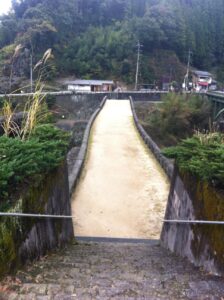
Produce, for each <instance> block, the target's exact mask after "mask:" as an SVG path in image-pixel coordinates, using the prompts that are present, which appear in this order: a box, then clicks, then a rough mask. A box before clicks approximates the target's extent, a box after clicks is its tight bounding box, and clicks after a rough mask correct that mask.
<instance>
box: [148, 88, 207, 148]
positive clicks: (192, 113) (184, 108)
mask: <svg viewBox="0 0 224 300" xmlns="http://www.w3.org/2000/svg"><path fill="white" fill-rule="evenodd" d="M162 100H163V103H161V104H158V105H157V107H156V109H155V110H154V112H152V113H151V114H150V115H149V116H148V119H147V120H146V123H147V125H148V126H149V129H148V131H152V136H153V137H154V138H155V139H156V140H157V139H158V140H159V141H160V142H161V144H163V145H165V146H171V145H176V144H177V143H178V142H179V141H180V140H181V139H184V138H187V137H190V136H192V134H193V132H194V130H198V129H207V128H208V124H209V117H210V114H211V107H210V103H209V102H208V100H207V99H203V98H201V97H200V96H192V95H190V96H189V95H181V94H173V93H172V94H168V95H166V96H165V97H164V98H163V99H162ZM147 125H146V126H147ZM150 134H151V132H150ZM159 144H160V143H159Z"/></svg>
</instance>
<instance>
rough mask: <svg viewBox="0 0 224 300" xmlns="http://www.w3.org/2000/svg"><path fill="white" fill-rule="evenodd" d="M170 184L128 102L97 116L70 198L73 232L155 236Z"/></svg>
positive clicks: (114, 103) (112, 103)
mask: <svg viewBox="0 0 224 300" xmlns="http://www.w3.org/2000/svg"><path fill="white" fill-rule="evenodd" d="M168 190H169V183H168V179H167V177H166V175H165V174H164V172H163V170H162V169H161V167H160V165H159V164H158V163H157V161H156V160H155V158H154V156H153V155H152V153H151V152H149V150H148V149H147V148H146V147H145V145H144V143H143V142H142V140H141V137H140V136H139V134H138V132H137V131H136V129H135V126H134V121H133V116H132V111H131V107H130V102H129V100H108V101H107V102H106V104H105V106H104V108H103V110H102V111H101V112H100V114H99V116H98V117H97V119H96V121H95V123H94V126H93V129H92V132H91V137H90V145H89V151H88V157H87V160H86V164H85V167H84V170H83V172H82V177H81V180H80V182H79V184H78V186H77V188H76V190H75V193H74V195H73V197H72V206H73V214H74V215H75V216H76V219H75V225H74V230H75V235H76V236H99V237H121V238H159V236H160V232H161V226H162V222H161V219H162V218H163V216H164V211H165V207H166V202H167V198H168Z"/></svg>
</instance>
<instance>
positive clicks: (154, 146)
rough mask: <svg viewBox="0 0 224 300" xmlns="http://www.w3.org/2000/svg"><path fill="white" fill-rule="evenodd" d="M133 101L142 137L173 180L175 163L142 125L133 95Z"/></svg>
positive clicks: (135, 118)
mask: <svg viewBox="0 0 224 300" xmlns="http://www.w3.org/2000/svg"><path fill="white" fill-rule="evenodd" d="M130 102H131V109H132V113H133V118H134V121H135V125H136V128H137V129H138V132H139V133H140V135H141V137H142V139H143V140H144V142H145V144H146V145H147V147H148V148H149V149H150V150H151V151H152V153H153V154H154V156H155V157H156V159H157V160H158V162H159V163H160V165H161V166H162V168H163V169H164V171H165V172H166V174H167V176H168V177H169V179H170V180H171V178H172V176H173V163H172V162H171V161H170V160H169V159H167V158H166V157H165V156H164V155H163V154H162V153H161V150H160V148H159V147H158V146H157V144H156V143H155V142H154V141H153V140H152V138H151V137H150V136H149V135H148V134H147V132H146V131H145V129H144V128H143V127H142V125H141V123H140V122H139V119H138V117H137V114H136V112H135V108H134V103H133V99H132V97H130Z"/></svg>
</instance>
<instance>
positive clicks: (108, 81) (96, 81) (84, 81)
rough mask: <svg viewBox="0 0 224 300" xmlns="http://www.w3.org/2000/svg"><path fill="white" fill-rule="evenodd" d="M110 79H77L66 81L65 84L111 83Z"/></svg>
mask: <svg viewBox="0 0 224 300" xmlns="http://www.w3.org/2000/svg"><path fill="white" fill-rule="evenodd" d="M113 83H114V82H113V81H112V80H82V79H77V80H73V81H67V82H66V84H72V85H103V84H113Z"/></svg>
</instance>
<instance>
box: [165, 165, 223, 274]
mask: <svg viewBox="0 0 224 300" xmlns="http://www.w3.org/2000/svg"><path fill="white" fill-rule="evenodd" d="M165 219H168V220H206V221H223V220H224V191H221V190H217V189H215V188H214V187H213V186H212V185H211V184H209V183H208V182H202V181H200V179H198V178H195V177H194V176H192V175H189V174H183V173H180V172H179V171H178V169H177V167H176V168H175V170H174V175H173V179H172V183H171V189H170V194H169V198H168V203H167V209H166V215H165ZM161 243H162V245H163V246H164V247H166V248H168V249H169V250H171V251H172V252H175V253H176V254H178V255H181V256H184V257H187V258H188V259H189V260H190V261H191V262H192V263H193V264H195V265H196V266H202V267H203V268H204V269H205V270H206V271H208V272H212V273H214V274H219V275H223V274H224V225H214V224H180V223H177V224H176V223H173V224H172V223H164V226H163V229H162V233H161Z"/></svg>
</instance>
